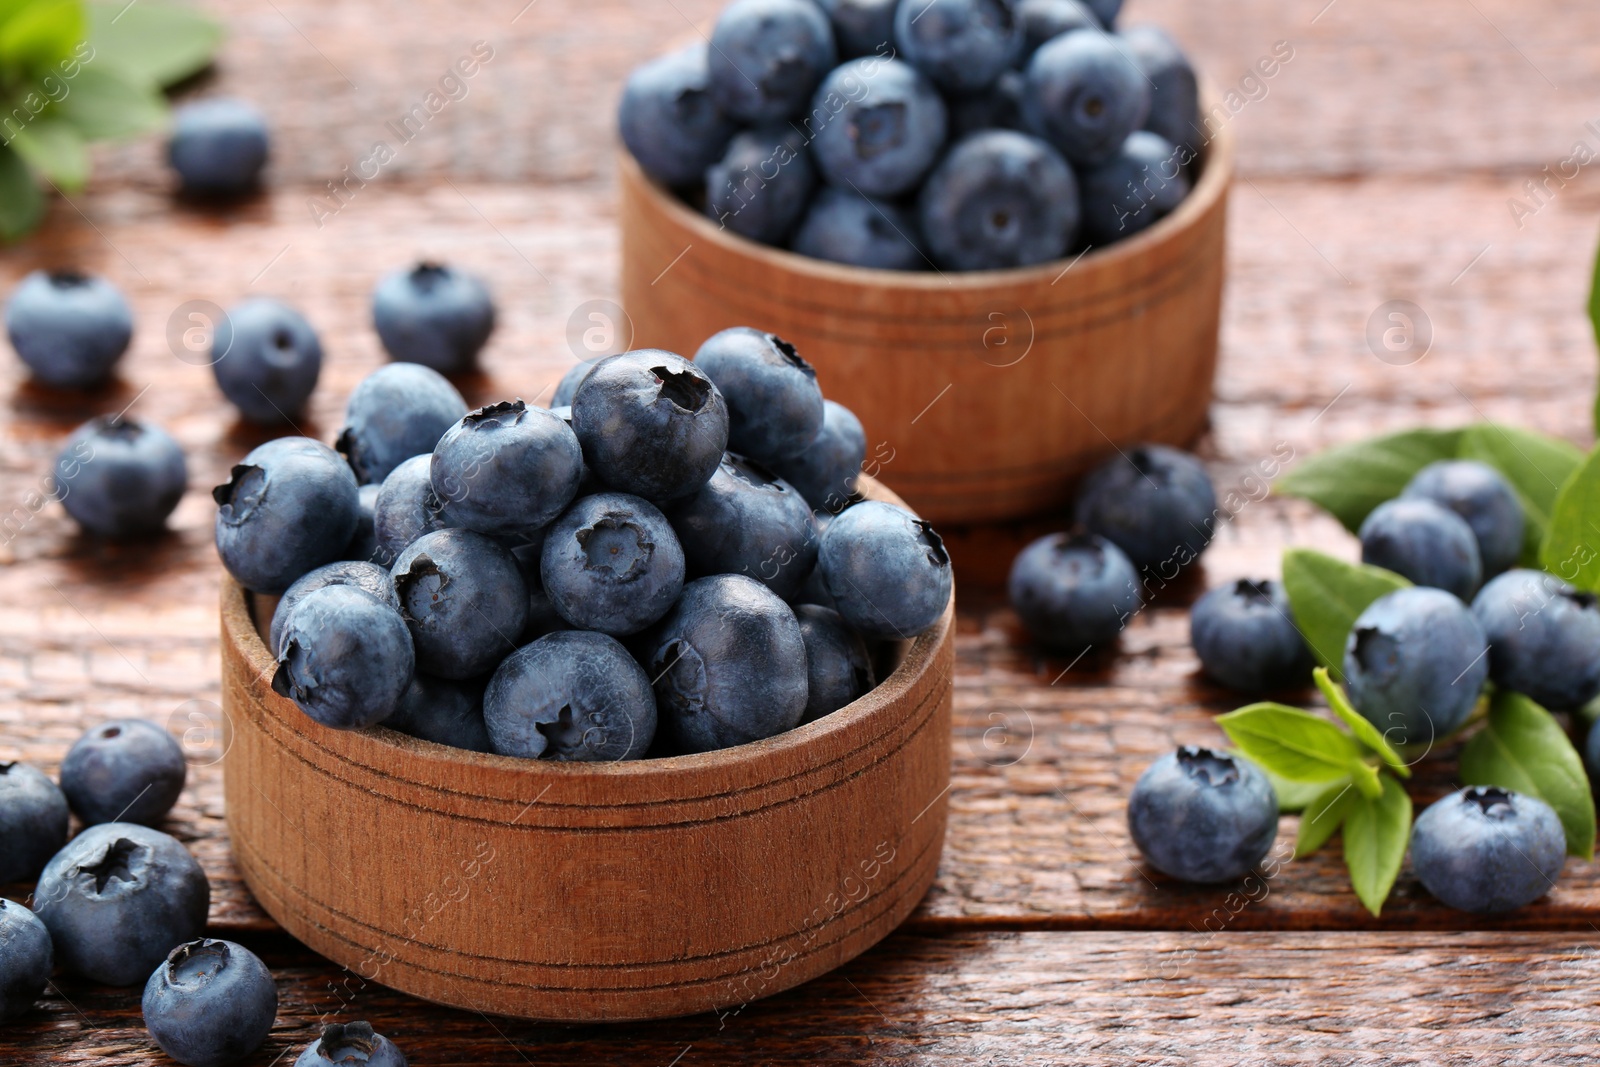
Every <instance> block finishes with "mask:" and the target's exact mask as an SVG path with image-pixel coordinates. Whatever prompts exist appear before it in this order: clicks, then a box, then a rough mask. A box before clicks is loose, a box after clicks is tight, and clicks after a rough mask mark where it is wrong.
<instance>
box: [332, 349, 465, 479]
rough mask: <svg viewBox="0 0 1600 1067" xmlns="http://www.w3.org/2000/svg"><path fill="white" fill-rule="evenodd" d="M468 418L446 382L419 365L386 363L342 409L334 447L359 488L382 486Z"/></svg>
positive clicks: (364, 381)
mask: <svg viewBox="0 0 1600 1067" xmlns="http://www.w3.org/2000/svg"><path fill="white" fill-rule="evenodd" d="M466 413H467V402H466V401H465V400H463V399H462V398H461V394H460V392H458V391H457V390H456V387H455V386H453V385H451V384H450V382H449V379H447V378H445V376H444V375H442V374H440V373H439V372H438V371H436V370H433V369H432V368H431V367H424V366H423V365H421V364H420V363H389V364H386V365H384V366H382V367H379V368H378V369H377V370H375V371H373V372H372V373H371V374H369V375H367V376H366V377H365V378H363V379H361V383H360V384H359V385H357V386H356V388H355V391H354V392H352V393H351V394H350V400H349V401H348V402H347V403H346V404H345V409H344V429H343V430H342V431H340V433H339V440H338V443H337V444H336V445H335V446H334V447H335V448H337V449H338V450H339V451H340V452H342V453H343V454H344V457H345V459H347V460H348V461H349V462H350V469H351V470H353V471H355V473H356V480H357V481H359V482H360V483H361V484H362V485H367V484H369V483H381V482H382V481H383V480H384V479H385V478H387V477H388V476H389V474H390V472H391V471H393V470H394V469H395V468H396V467H398V466H399V465H400V464H401V463H404V462H405V461H406V460H408V459H410V458H411V457H412V456H421V455H426V454H427V453H429V452H432V451H433V448H434V446H435V445H436V444H438V443H439V438H441V437H443V436H444V435H445V432H446V431H447V430H449V429H450V428H451V427H452V426H454V425H455V424H456V423H457V422H458V421H459V420H460V419H461V417H462V416H463V415H465V414H466Z"/></svg>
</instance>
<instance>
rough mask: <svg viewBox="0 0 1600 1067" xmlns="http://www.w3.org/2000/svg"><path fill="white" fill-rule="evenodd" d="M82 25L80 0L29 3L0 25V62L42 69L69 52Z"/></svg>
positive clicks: (82, 31)
mask: <svg viewBox="0 0 1600 1067" xmlns="http://www.w3.org/2000/svg"><path fill="white" fill-rule="evenodd" d="M86 28H87V20H86V19H85V18H84V14H83V4H82V3H81V2H80V0H43V2H40V3H33V4H29V5H27V6H26V7H24V8H22V9H21V10H20V11H17V12H16V13H15V14H13V15H12V16H11V17H10V18H8V19H6V21H5V24H4V25H0V63H3V64H5V65H6V66H8V67H14V68H15V67H21V68H24V69H28V70H45V69H47V68H49V67H50V66H51V65H52V64H54V63H55V62H57V61H58V60H61V59H65V58H66V57H67V56H69V55H71V54H72V49H73V48H74V47H75V46H76V45H77V44H78V42H79V41H81V40H83V35H84V33H85V30H86Z"/></svg>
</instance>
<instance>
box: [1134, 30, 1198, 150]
mask: <svg viewBox="0 0 1600 1067" xmlns="http://www.w3.org/2000/svg"><path fill="white" fill-rule="evenodd" d="M1117 40H1118V41H1119V42H1120V43H1121V45H1122V47H1123V48H1124V49H1125V50H1126V51H1127V53H1128V55H1129V57H1130V58H1131V59H1132V60H1133V62H1134V63H1135V64H1136V65H1137V66H1138V68H1139V70H1140V71H1141V72H1142V73H1143V74H1144V76H1145V78H1146V79H1147V80H1148V81H1149V82H1150V114H1149V115H1147V116H1146V117H1145V120H1144V128H1145V129H1147V130H1149V131H1150V132H1151V133H1155V134H1159V135H1160V136H1162V137H1164V138H1166V139H1167V140H1168V141H1170V142H1171V143H1172V144H1175V145H1182V146H1184V147H1185V148H1189V149H1192V148H1194V147H1197V146H1199V145H1203V144H1205V143H1206V142H1207V141H1208V140H1210V136H1209V134H1208V132H1207V130H1206V129H1205V127H1203V126H1202V125H1201V124H1200V86H1199V82H1198V80H1197V79H1196V78H1195V73H1194V67H1193V65H1192V64H1191V63H1190V62H1189V57H1188V56H1186V55H1184V53H1183V49H1181V48H1179V47H1178V43H1177V42H1176V41H1174V40H1173V39H1172V37H1171V35H1170V34H1168V33H1167V31H1166V30H1163V29H1162V28H1161V27H1159V26H1150V25H1145V26H1130V27H1128V28H1127V29H1125V30H1123V31H1122V32H1121V33H1119V34H1117Z"/></svg>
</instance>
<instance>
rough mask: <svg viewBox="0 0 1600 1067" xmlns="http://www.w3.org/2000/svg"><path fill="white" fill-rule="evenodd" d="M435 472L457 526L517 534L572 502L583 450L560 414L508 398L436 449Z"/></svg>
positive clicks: (465, 422) (474, 415)
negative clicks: (508, 399)
mask: <svg viewBox="0 0 1600 1067" xmlns="http://www.w3.org/2000/svg"><path fill="white" fill-rule="evenodd" d="M429 470H430V476H431V478H432V481H433V489H434V492H435V493H437V494H438V496H439V499H440V500H442V501H444V515H445V518H446V520H447V521H448V522H449V523H450V524H451V525H453V526H460V527H463V528H464V529H468V530H476V531H477V532H479V533H485V534H492V535H496V536H506V535H514V534H516V533H518V532H519V531H522V530H527V529H537V528H538V527H540V526H543V525H545V524H546V523H548V522H549V521H550V520H551V519H554V518H555V517H556V516H557V515H559V514H561V513H562V512H563V511H564V510H566V507H567V505H568V504H570V503H572V498H573V497H574V496H576V495H577V492H578V482H579V481H581V480H582V478H583V450H582V449H581V448H579V446H578V439H577V437H576V436H574V435H573V433H572V429H571V427H569V426H568V425H567V424H566V423H565V422H564V421H562V420H561V418H560V417H558V416H556V415H553V414H551V413H550V411H549V410H548V409H546V408H530V407H529V406H528V405H526V404H524V403H523V402H522V401H520V400H510V401H506V402H504V403H500V404H492V405H490V406H489V407H485V408H479V409H478V410H476V411H473V412H470V413H469V414H467V415H465V416H463V417H462V419H461V421H459V422H457V423H456V424H455V425H454V426H453V427H451V428H450V430H449V431H448V432H446V433H445V435H444V436H443V437H441V438H440V439H439V443H438V444H437V445H435V446H434V449H433V460H432V465H431V466H430V468H429Z"/></svg>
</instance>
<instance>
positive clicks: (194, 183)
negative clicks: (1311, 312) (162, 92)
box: [167, 97, 269, 197]
mask: <svg viewBox="0 0 1600 1067" xmlns="http://www.w3.org/2000/svg"><path fill="white" fill-rule="evenodd" d="M268 149H269V138H268V135H267V120H266V119H264V118H262V116H261V112H259V111H257V110H256V109H255V107H254V106H252V105H251V104H249V103H246V102H245V101H243V100H236V99H233V98H231V97H212V98H210V99H206V100H196V101H194V102H193V103H190V104H184V105H183V106H182V107H179V108H178V109H177V110H175V111H174V112H173V114H172V139H171V140H170V141H168V142H167V161H168V162H169V163H171V164H172V168H173V169H174V170H176V171H177V172H178V180H179V181H180V182H182V184H183V191H184V192H186V193H190V194H192V195H195V196H205V197H228V196H239V195H240V194H243V193H248V192H250V191H251V190H253V189H255V188H256V187H257V186H258V185H259V184H260V181H261V168H262V167H264V166H266V163H267V153H268Z"/></svg>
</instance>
